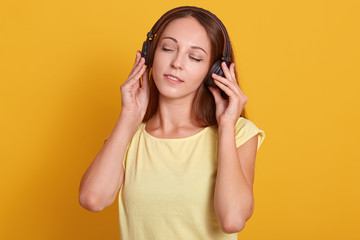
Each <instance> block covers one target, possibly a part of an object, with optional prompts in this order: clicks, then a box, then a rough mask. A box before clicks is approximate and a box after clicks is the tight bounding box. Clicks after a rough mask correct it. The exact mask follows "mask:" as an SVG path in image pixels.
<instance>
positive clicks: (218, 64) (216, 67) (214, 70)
mask: <svg viewBox="0 0 360 240" xmlns="http://www.w3.org/2000/svg"><path fill="white" fill-rule="evenodd" d="M221 63H222V61H221V60H217V61H216V62H215V63H214V64H213V65H212V66H211V68H210V71H209V73H208V75H207V76H206V80H205V83H206V85H208V86H211V87H217V88H219V87H218V86H217V85H216V84H215V83H214V79H213V78H212V76H211V75H212V74H213V73H215V74H216V75H219V76H221V77H225V74H224V71H223V70H222V68H221ZM226 65H227V66H228V67H229V66H230V63H229V62H226ZM219 89H220V88H219ZM220 94H221V96H222V97H223V98H224V99H229V97H228V96H227V95H226V93H225V92H224V91H223V90H221V89H220Z"/></svg>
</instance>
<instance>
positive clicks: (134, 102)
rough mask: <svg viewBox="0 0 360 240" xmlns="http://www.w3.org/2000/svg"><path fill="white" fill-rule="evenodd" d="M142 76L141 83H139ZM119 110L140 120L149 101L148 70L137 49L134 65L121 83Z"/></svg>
mask: <svg viewBox="0 0 360 240" xmlns="http://www.w3.org/2000/svg"><path fill="white" fill-rule="evenodd" d="M140 77H142V84H141V83H140ZM120 90H121V108H122V109H121V112H122V113H125V114H131V115H133V116H134V117H136V118H138V119H139V120H140V121H142V119H143V117H144V115H145V112H146V108H147V105H148V103H149V92H150V91H149V71H148V69H147V68H146V65H145V59H144V58H142V57H141V53H140V52H139V51H137V52H136V59H135V63H134V66H133V68H132V70H131V72H130V74H129V76H128V78H127V80H126V81H125V82H124V83H123V84H122V85H121V87H120Z"/></svg>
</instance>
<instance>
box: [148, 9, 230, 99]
mask: <svg viewBox="0 0 360 240" xmlns="http://www.w3.org/2000/svg"><path fill="white" fill-rule="evenodd" d="M181 10H196V11H199V12H203V13H205V14H207V15H208V16H210V17H211V18H213V19H214V20H215V22H216V23H217V24H218V25H219V27H220V29H221V31H222V33H223V36H224V42H225V44H224V48H223V53H222V56H221V58H220V59H218V60H216V61H215V63H214V64H213V65H212V66H211V68H210V70H209V73H208V74H207V75H206V77H205V84H206V85H209V86H213V87H218V86H216V85H215V83H214V79H213V78H212V77H211V75H212V73H215V74H217V75H220V76H222V77H225V74H224V72H223V70H222V68H221V63H222V62H225V63H226V65H227V66H228V67H229V66H230V64H231V62H230V57H231V44H230V41H229V37H228V34H227V31H226V28H225V26H224V25H223V24H222V22H221V21H220V19H218V18H217V17H216V16H215V15H214V14H213V13H211V12H209V11H207V10H205V9H203V8H199V7H193V6H183V7H177V8H174V9H171V10H169V11H168V12H166V13H165V14H164V15H162V16H161V18H160V19H159V20H157V22H156V23H155V25H154V26H153V27H152V28H151V30H150V32H148V34H147V38H146V41H144V43H143V47H142V51H141V56H142V57H144V58H145V64H146V65H147V66H148V67H151V63H150V60H149V58H150V56H149V55H150V47H151V43H152V40H153V39H154V37H155V35H156V33H157V31H158V27H159V26H160V24H161V23H162V22H163V20H164V19H165V18H166V17H167V16H169V15H171V14H173V13H176V12H179V11H181ZM220 92H221V95H222V96H223V98H227V96H226V94H225V93H224V92H223V91H222V90H221V89H220Z"/></svg>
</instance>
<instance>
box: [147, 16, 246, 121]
mask: <svg viewBox="0 0 360 240" xmlns="http://www.w3.org/2000/svg"><path fill="white" fill-rule="evenodd" d="M186 17H193V18H195V19H196V20H197V21H198V22H199V23H200V24H201V25H202V26H203V27H204V28H205V30H206V33H207V35H208V37H209V39H210V46H211V57H210V63H211V64H210V67H211V66H212V64H213V63H214V62H215V61H216V60H218V59H220V58H221V56H222V54H223V48H224V44H225V42H224V36H223V33H222V30H221V28H220V27H219V25H218V23H217V22H216V21H215V20H214V19H213V18H212V17H210V16H209V15H207V14H206V13H204V12H202V11H199V10H196V9H186V10H181V11H178V12H175V13H173V14H170V15H169V16H167V17H166V18H165V19H164V20H163V21H162V23H161V25H160V26H159V28H158V31H157V33H156V36H155V37H154V39H153V41H152V44H151V47H150V52H149V62H150V64H151V66H152V63H153V60H154V55H155V50H156V47H157V44H158V40H159V39H160V37H161V34H162V32H163V31H164V29H165V27H166V26H167V25H168V24H169V23H170V22H171V21H173V20H175V19H178V18H186ZM229 41H230V39H229ZM229 60H230V61H231V62H234V63H235V58H234V53H233V49H232V47H231V56H230V59H229ZM209 70H210V68H209ZM149 75H150V76H149V88H150V98H149V104H148V107H147V109H146V113H145V116H144V118H143V122H146V121H148V120H149V119H150V118H151V117H152V116H153V115H154V114H155V113H156V111H157V108H158V102H159V91H158V89H157V87H156V85H155V82H154V79H153V76H152V71H151V70H150V73H149ZM235 76H236V79H237V72H236V69H235ZM204 80H205V79H204ZM204 80H203V84H201V85H200V86H199V88H198V89H197V91H196V93H195V97H194V100H193V104H192V115H193V116H194V120H195V123H196V124H197V125H198V126H199V127H207V126H214V125H217V121H216V114H215V113H216V111H215V109H216V106H215V100H214V97H213V95H212V93H211V92H210V90H209V89H208V88H207V86H206V85H205V83H204V82H205V81H204ZM237 84H238V85H239V82H237ZM240 116H241V117H244V118H246V112H245V108H244V109H243V111H242V113H241V115H240Z"/></svg>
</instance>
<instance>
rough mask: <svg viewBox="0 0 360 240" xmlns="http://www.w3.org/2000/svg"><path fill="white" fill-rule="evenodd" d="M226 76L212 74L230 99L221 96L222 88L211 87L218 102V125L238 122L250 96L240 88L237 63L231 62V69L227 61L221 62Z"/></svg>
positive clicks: (216, 102) (215, 81)
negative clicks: (236, 73) (236, 70)
mask: <svg viewBox="0 0 360 240" xmlns="http://www.w3.org/2000/svg"><path fill="white" fill-rule="evenodd" d="M221 67H222V70H223V72H224V74H225V78H224V77H221V76H219V75H216V74H215V73H213V74H212V77H213V79H214V83H215V84H216V85H217V86H218V87H219V88H220V89H221V90H223V91H224V92H225V93H226V95H228V96H229V99H228V100H225V99H223V98H222V97H221V94H220V90H219V89H217V88H215V87H209V90H210V91H211V93H212V94H213V96H214V99H215V104H216V120H217V122H218V125H221V124H223V123H225V124H228V123H231V124H233V125H235V124H236V122H237V120H238V118H239V117H240V114H241V113H242V111H243V109H244V107H245V104H246V103H247V101H248V98H247V97H246V96H245V94H244V93H243V92H242V91H241V90H240V87H239V85H238V84H237V80H236V77H235V64H234V63H231V65H230V69H229V68H228V67H227V66H226V63H225V62H222V63H221Z"/></svg>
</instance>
